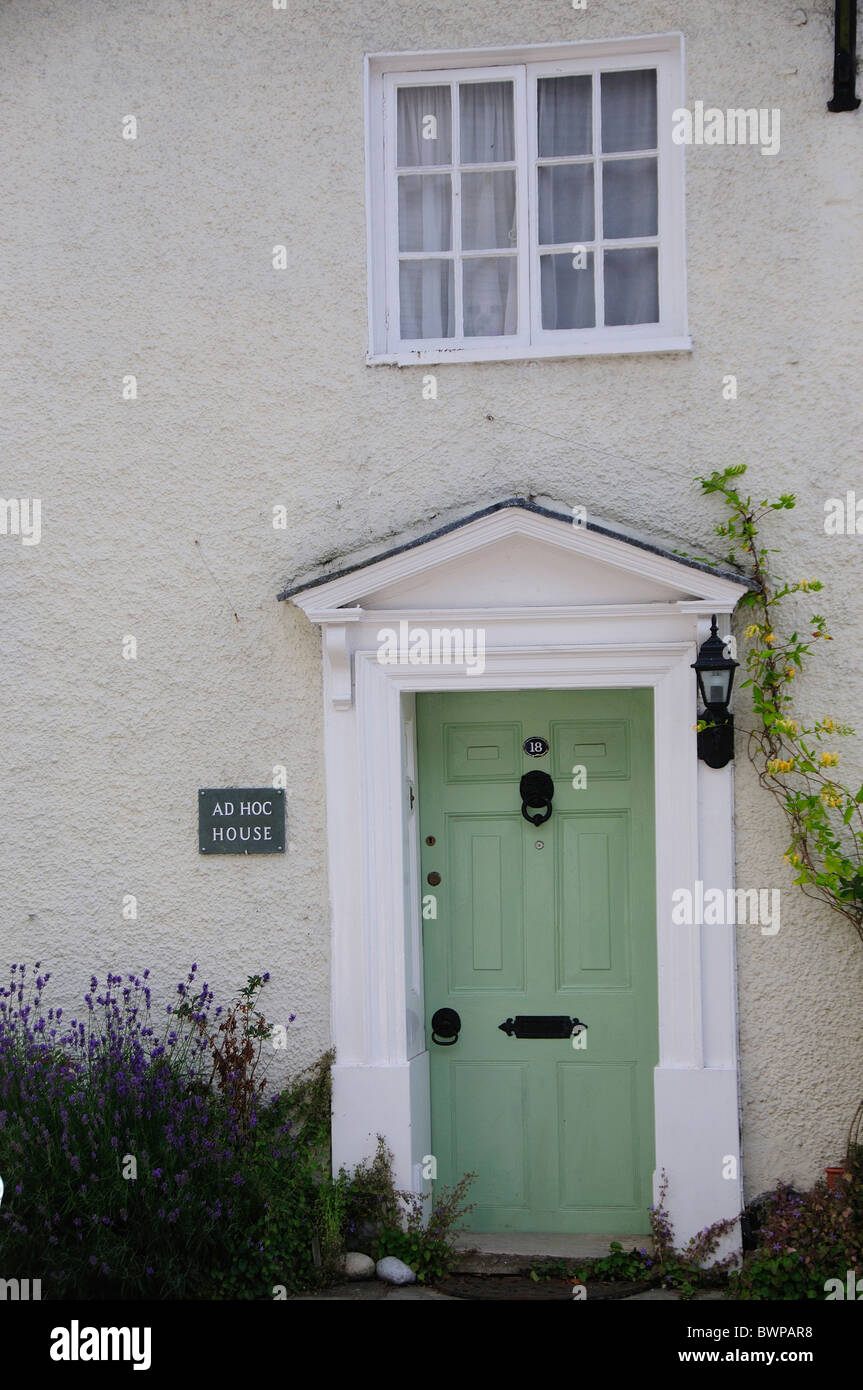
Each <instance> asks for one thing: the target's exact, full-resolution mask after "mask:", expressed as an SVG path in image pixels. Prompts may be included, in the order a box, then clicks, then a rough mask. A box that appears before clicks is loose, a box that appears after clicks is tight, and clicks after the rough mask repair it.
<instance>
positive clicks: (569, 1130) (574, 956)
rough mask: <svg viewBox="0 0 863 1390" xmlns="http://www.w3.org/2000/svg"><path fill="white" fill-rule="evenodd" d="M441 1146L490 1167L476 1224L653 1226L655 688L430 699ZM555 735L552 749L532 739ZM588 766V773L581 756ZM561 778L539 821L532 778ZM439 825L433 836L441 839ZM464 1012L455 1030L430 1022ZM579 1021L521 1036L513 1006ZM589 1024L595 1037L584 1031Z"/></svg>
mask: <svg viewBox="0 0 863 1390" xmlns="http://www.w3.org/2000/svg"><path fill="white" fill-rule="evenodd" d="M416 703H417V740H418V755H419V756H418V790H419V807H420V826H421V831H420V834H421V841H422V878H423V885H422V891H423V894H424V895H425V894H427V893H428V892H429V887H428V886H427V879H428V876H429V875H430V874H432V875H435V874H439V875H440V883H439V884H433V888H434V895H435V899H436V911H437V915H436V917H435V916H431V917H425V916H424V920H423V960H424V972H425V1001H426V1037H427V1040H428V1046H429V1052H430V1071H431V1105H432V1151H433V1153H434V1155H435V1157H436V1158H437V1161H438V1182H439V1183H442V1184H445V1185H448V1184H451V1183H453V1182H456V1181H457V1180H458V1178H460V1177H461V1176H462V1174H463V1173H465V1172H467V1171H473V1172H475V1173H476V1175H477V1176H476V1179H475V1182H474V1184H473V1187H472V1190H471V1200H473V1201H474V1202H476V1204H477V1205H476V1207H475V1209H474V1211H473V1213H472V1214H471V1217H470V1218H469V1221H468V1223H467V1224H468V1225H469V1227H470V1228H472V1229H474V1230H478V1231H482V1230H485V1231H505V1230H524V1231H543V1230H546V1231H561V1232H565V1231H585V1232H589V1231H607V1232H609V1233H618V1234H642V1233H646V1232H647V1230H648V1229H649V1225H648V1220H647V1208H648V1206H649V1204H650V1202H651V1200H652V1170H653V1068H654V1066H655V1065H656V1061H657V1052H658V1047H657V983H656V929H655V888H654V824H653V819H654V817H653V762H652V749H653V702H652V692H651V691H649V690H631V691H619V690H618V691H615V690H603V691H512V692H511V691H506V692H482V691H477V692H465V693H457V694H455V693H452V694H450V693H445V694H421V695H418V696H417V702H416ZM534 737H536V738H543V739H545V740H547V742H548V744H549V750H548V753H547V754H545V755H544V756H542V757H530V756H528V755H526V754H525V753H524V752H523V751H522V745H523V743H524V741H525V740H526V739H528V738H534ZM579 767H581V768H584V769H586V786H585V785H583V784H582V783H583V778H582V777H581V775H580V774H579V775H578V776H575V777H574V775H573V774H574V771H575V769H577V768H579ZM535 769H541V770H544V771H547V772H549V773H550V774H551V775H552V776H553V778H554V783H555V791H554V799H553V803H552V806H553V812H552V816H551V819H550V820H549V821H547V822H546V823H545V824H543V825H541V826H534V825H531V824H529V823H528V822H527V821H526V820H525V819H524V817H523V816H522V814H521V797H520V793H519V781H520V778H521V776H522V774H523V773H524V772H528V771H532V770H535ZM429 839H431V840H432V843H431V844H428V840H429ZM447 1007H448V1008H453V1009H456V1010H457V1011H458V1013H459V1015H460V1017H461V1022H462V1027H461V1032H460V1035H459V1038H458V1041H457V1042H456V1043H455V1044H454V1045H453V1046H451V1047H440V1046H437V1045H435V1044H432V1043H431V1027H430V1020H431V1016H432V1014H433V1013H434V1012H435V1011H436V1010H437V1009H439V1008H447ZM525 1014H527V1015H530V1014H537V1015H548V1014H555V1015H567V1016H569V1017H576V1016H577V1017H578V1018H579V1019H581V1020H583V1021H584V1022H585V1023H586V1024H587V1025H588V1028H587V1033H586V1035H585V1038H586V1044H587V1045H586V1047H585V1048H575V1047H573V1045H572V1040H571V1039H570V1038H558V1039H553V1038H516V1037H515V1036H507V1034H505V1033H503V1032H502V1031H501V1029H500V1024H501V1023H503V1022H504V1021H505V1020H506V1019H507V1018H511V1017H515V1016H516V1015H525ZM582 1041H584V1039H582Z"/></svg>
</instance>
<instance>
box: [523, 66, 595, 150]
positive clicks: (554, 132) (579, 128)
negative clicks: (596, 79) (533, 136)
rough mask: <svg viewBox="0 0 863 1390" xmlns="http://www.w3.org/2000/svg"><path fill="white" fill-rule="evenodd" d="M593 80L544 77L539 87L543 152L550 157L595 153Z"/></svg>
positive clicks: (538, 110) (540, 141)
mask: <svg viewBox="0 0 863 1390" xmlns="http://www.w3.org/2000/svg"><path fill="white" fill-rule="evenodd" d="M591 85H592V79H591V78H590V76H587V77H541V78H540V79H539V81H538V82H537V84H536V110H537V120H538V124H539V153H540V155H545V156H546V157H547V158H550V157H552V156H555V155H563V154H591V153H592V152H593V120H592V105H593V102H592V96H591Z"/></svg>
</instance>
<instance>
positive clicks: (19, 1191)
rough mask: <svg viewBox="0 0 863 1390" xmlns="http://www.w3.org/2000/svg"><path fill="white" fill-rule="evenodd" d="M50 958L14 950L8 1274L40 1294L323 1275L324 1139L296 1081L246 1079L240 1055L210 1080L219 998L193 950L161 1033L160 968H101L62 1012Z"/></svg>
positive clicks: (0, 1139) (1, 1220)
mask: <svg viewBox="0 0 863 1390" xmlns="http://www.w3.org/2000/svg"><path fill="white" fill-rule="evenodd" d="M40 971H41V966H40V963H39V962H37V963H36V965H35V966H34V967H33V969H32V972H31V973H30V975H29V977H28V972H27V970H26V968H25V966H24V965H23V964H17V965H13V966H12V967H11V979H10V984H9V986H8V988H7V987H0V1173H2V1175H3V1177H4V1181H5V1185H6V1194H5V1196H6V1200H5V1201H4V1203H3V1207H2V1210H0V1276H3V1277H7V1278H8V1277H13V1278H14V1277H21V1278H27V1277H31V1278H41V1280H42V1296H43V1298H160V1299H174V1298H212V1297H241V1298H243V1297H245V1298H256V1297H257V1298H261V1297H266V1298H270V1297H272V1287H273V1285H274V1284H283V1285H285V1286H286V1287H288V1288H291V1287H294V1288H296V1287H304V1286H306V1285H307V1284H309V1283H312V1282H314V1279H315V1274H314V1267H313V1264H312V1259H311V1251H310V1248H309V1242H308V1237H307V1229H308V1224H309V1220H310V1214H311V1211H312V1209H313V1204H314V1192H315V1185H316V1180H319V1177H320V1173H319V1172H317V1171H316V1166H318V1165H319V1163H320V1154H319V1152H318V1150H317V1149H316V1148H313V1147H310V1146H309V1144H308V1143H307V1142H306V1141H305V1140H302V1139H300V1137H299V1136H298V1133H297V1131H296V1127H295V1121H294V1119H292V1117H291V1113H290V1112H291V1100H292V1097H291V1093H290V1092H289V1091H285V1092H282V1093H280V1094H276V1095H274V1096H272V1097H270V1098H269V1099H265V1098H264V1096H263V1094H262V1088H261V1087H260V1085H256V1086H253V1087H251V1088H250V1091H249V1090H248V1089H244V1088H243V1086H242V1076H241V1071H240V1060H239V1059H235V1060H237V1065H236V1066H234V1065H233V1064H232V1066H231V1068H230V1069H229V1071H228V1072H227V1073H226V1075H225V1083H226V1084H225V1085H224V1086H222V1087H220V1086H219V1085H218V1084H217V1085H215V1086H214V1085H213V1084H212V1082H213V1080H214V1077H215V1078H216V1080H217V1081H218V1079H219V1066H218V1065H214V1058H213V1044H214V1040H215V1039H217V1038H219V1037H220V1036H221V1035H220V1033H219V1027H220V1025H218V1023H217V1020H218V1019H219V1018H220V1017H222V1015H223V1014H224V1010H223V1009H221V1008H215V1009H213V992H212V990H211V989H210V988H209V986H208V985H207V984H206V983H205V984H203V985H198V984H197V982H196V975H197V965H192V967H191V970H190V971H189V974H188V976H187V978H186V980H185V982H183V983H181V984H180V985H178V986H177V994H178V995H179V1004H178V1005H177V1006H174V1005H169V1006H168V1007H167V1012H166V1016H165V1022H164V1025H163V1026H162V1027H161V1028H159V1029H158V1030H157V1028H156V1027H155V1026H154V1023H153V1020H152V1016H151V989H150V984H149V976H150V972H149V971H148V970H145V971H144V972H143V974H142V975H141V976H138V975H134V974H130V975H128V976H127V977H126V980H125V982H124V980H123V978H122V977H121V976H120V975H115V974H110V973H109V974H108V976H107V979H106V982H105V984H104V986H101V987H100V985H99V982H98V980H97V979H96V977H95V976H93V977H92V979H91V981H90V989H89V991H88V992H87V993H86V994H85V996H84V1004H85V1009H84V1010H83V1011H82V1015H81V1017H80V1018H78V1017H75V1018H72V1019H70V1020H69V1021H68V1023H67V1021H66V1019H65V1017H64V1013H63V1010H62V1009H61V1008H57V1009H54V1008H48V1009H47V1011H46V1010H45V1008H44V1007H43V994H44V991H45V988H46V986H47V984H48V981H49V979H50V975H49V974H48V973H47V972H46V973H45V974H42V973H40ZM267 978H268V977H267ZM252 980H254V982H255V986H256V987H257V988H260V986H261V985H262V984H263V983H264V982H265V977H260V976H259V977H250V982H249V983H250V984H251V983H252ZM247 989H248V986H247ZM248 998H249V996H248V995H245V1000H246V1003H248ZM228 1017H230V1011H229V1013H228ZM256 1021H257V1022H256V1025H255V1026H257V1024H258V1023H260V1022H263V1018H262V1015H259V1014H256ZM241 1097H242V1101H241V1103H239V1104H238V1102H239V1101H240V1098H241ZM276 1217H277V1218H278V1219H276Z"/></svg>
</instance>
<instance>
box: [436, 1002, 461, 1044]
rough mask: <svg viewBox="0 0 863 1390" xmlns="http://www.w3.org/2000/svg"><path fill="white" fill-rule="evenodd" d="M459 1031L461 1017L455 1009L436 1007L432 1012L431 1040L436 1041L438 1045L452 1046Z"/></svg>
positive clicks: (456, 1040) (456, 1039)
mask: <svg viewBox="0 0 863 1390" xmlns="http://www.w3.org/2000/svg"><path fill="white" fill-rule="evenodd" d="M460 1032H461V1019H460V1018H459V1016H458V1014H457V1013H456V1011H455V1009H437V1010H436V1011H435V1012H434V1013H433V1014H432V1021H431V1033H432V1042H433V1043H437V1045H438V1047H452V1045H453V1043H457V1042H458V1035H459V1033H460ZM438 1033H439V1034H440V1037H438V1036H437V1035H438Z"/></svg>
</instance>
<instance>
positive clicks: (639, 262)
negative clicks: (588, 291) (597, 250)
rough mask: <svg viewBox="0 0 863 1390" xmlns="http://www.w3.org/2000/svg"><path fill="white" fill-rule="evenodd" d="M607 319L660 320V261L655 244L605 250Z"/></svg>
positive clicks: (620, 321) (626, 320)
mask: <svg viewBox="0 0 863 1390" xmlns="http://www.w3.org/2000/svg"><path fill="white" fill-rule="evenodd" d="M605 322H606V323H608V324H619V323H658V322H659V262H658V257H657V248H656V247H655V246H634V247H631V248H628V249H627V250H620V251H606V253H605Z"/></svg>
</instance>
